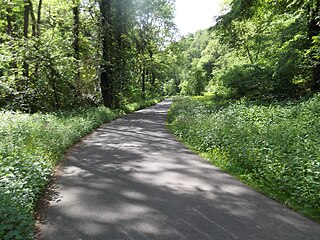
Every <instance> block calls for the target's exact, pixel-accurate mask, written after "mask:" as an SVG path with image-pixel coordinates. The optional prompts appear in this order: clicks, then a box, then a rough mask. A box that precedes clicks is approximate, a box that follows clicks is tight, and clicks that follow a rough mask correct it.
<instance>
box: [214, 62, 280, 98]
mask: <svg viewBox="0 0 320 240" xmlns="http://www.w3.org/2000/svg"><path fill="white" fill-rule="evenodd" d="M272 74H273V71H272V69H270V68H268V67H267V66H260V65H253V64H244V65H236V66H234V67H233V68H231V69H228V70H227V71H226V72H225V73H224V74H222V75H221V76H220V78H221V79H220V81H222V82H223V84H224V86H226V87H227V88H230V89H231V90H232V91H233V94H234V97H237V98H241V97H244V96H250V97H257V96H264V95H265V94H268V93H269V94H270V93H273V92H274V85H275V83H273V80H272Z"/></svg>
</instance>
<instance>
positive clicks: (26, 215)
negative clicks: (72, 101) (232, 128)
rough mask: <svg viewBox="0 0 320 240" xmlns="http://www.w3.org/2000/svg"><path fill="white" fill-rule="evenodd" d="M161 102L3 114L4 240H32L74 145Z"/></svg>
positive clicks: (0, 210) (0, 199) (0, 197)
mask: <svg viewBox="0 0 320 240" xmlns="http://www.w3.org/2000/svg"><path fill="white" fill-rule="evenodd" d="M156 102H157V101H153V100H150V101H144V102H140V103H135V104H130V105H127V106H124V110H114V111H112V110H110V109H108V108H105V107H88V108H82V109H77V110H74V111H69V112H60V113H55V114H33V115H30V114H23V113H13V112H0V136H1V137H0V239H1V240H9V239H15V240H18V239H23V240H27V239H33V235H34V232H33V225H34V219H33V214H34V208H35V206H36V203H37V200H38V199H39V197H40V196H41V194H42V193H43V190H44V189H45V187H46V185H47V183H48V182H49V180H50V178H51V176H52V171H53V169H54V167H55V165H56V164H57V163H58V162H59V160H60V159H61V157H62V155H63V153H64V152H65V151H66V150H67V149H68V148H69V147H70V146H72V145H73V144H74V143H75V142H77V141H79V140H80V138H82V137H83V136H85V135H87V134H88V133H90V132H91V131H92V130H94V129H95V128H97V127H98V126H100V125H101V124H102V123H105V122H108V121H111V120H113V119H115V118H117V117H120V116H122V115H123V114H124V112H126V113H129V112H132V111H135V110H137V109H141V108H144V107H147V106H151V105H153V104H155V103H156Z"/></svg>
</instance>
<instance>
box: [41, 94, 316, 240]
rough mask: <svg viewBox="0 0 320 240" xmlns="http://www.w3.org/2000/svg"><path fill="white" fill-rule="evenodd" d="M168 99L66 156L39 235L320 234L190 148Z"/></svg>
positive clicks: (140, 239)
mask: <svg viewBox="0 0 320 240" xmlns="http://www.w3.org/2000/svg"><path fill="white" fill-rule="evenodd" d="M170 104H171V102H170V100H165V101H163V102H162V103H160V104H158V105H156V106H154V107H151V108H147V109H145V110H141V111H138V112H136V113H133V114H129V115H127V116H125V117H124V118H121V119H118V120H116V121H113V122H111V123H109V124H105V125H103V126H102V127H100V128H99V129H98V130H96V131H95V132H94V133H93V134H91V135H90V136H88V137H86V138H85V139H84V140H83V141H82V142H81V143H79V144H77V145H76V146H75V147H73V148H72V149H71V150H70V151H69V152H68V153H67V154H66V156H65V158H66V160H65V162H64V165H63V168H62V170H61V172H60V174H59V176H58V177H57V180H56V183H55V185H54V187H53V190H52V193H51V195H52V196H51V197H52V200H51V201H50V203H49V206H47V207H44V209H43V210H42V211H41V216H42V219H41V225H40V239H45V240H49V239H54V240H63V239H66V240H80V239H81V240H87V239H90V240H91V239H92V240H100V239H101V240H102V239H103V240H106V239H107V240H120V239H121V240H145V239H166V240H167V239H170V240H171V239H172V240H180V239H181V240H182V239H191V240H210V239H211V240H222V239H230V240H234V239H244V240H250V239H252V240H259V239H263V240H281V239H286V240H297V239H301V240H309V239H310V240H311V239H313V240H319V239H320V225H319V224H317V223H314V222H312V221H311V220H309V219H307V218H305V217H302V216H301V215H299V214H297V213H295V212H293V211H291V210H289V209H288V208H286V207H284V206H282V205H280V204H278V203H276V202H275V201H273V200H271V199H270V198H268V197H265V196H263V195H261V194H259V193H257V192H255V191H254V190H252V189H250V188H249V187H247V186H245V185H244V184H242V183H241V182H239V181H238V180H236V179H234V178H233V177H231V176H230V175H228V174H226V173H224V172H222V171H220V170H219V169H217V168H215V167H213V166H212V165H210V164H209V163H207V162H206V161H205V160H204V159H202V158H200V157H199V156H197V155H195V154H193V153H192V152H191V151H189V150H187V149H186V148H185V147H184V146H183V145H182V144H180V143H179V142H178V141H177V140H176V139H175V138H174V137H173V136H172V135H170V134H169V133H168V132H167V130H166V126H165V120H166V114H167V110H168V108H169V106H170Z"/></svg>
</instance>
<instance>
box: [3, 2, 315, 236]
mask: <svg viewBox="0 0 320 240" xmlns="http://www.w3.org/2000/svg"><path fill="white" fill-rule="evenodd" d="M174 16H175V1H174V0H117V1H116V0H82V1H81V0H48V1H43V0H1V4H0V58H1V61H0V222H1V226H0V239H33V237H34V230H33V228H34V223H35V216H34V214H35V212H36V207H37V201H38V199H39V197H40V196H41V195H42V194H43V191H44V189H45V187H46V185H47V184H48V182H49V181H50V179H51V177H52V174H53V170H54V167H55V166H56V165H57V163H58V162H59V160H60V159H61V156H62V155H63V153H64V152H65V151H66V149H68V148H69V147H70V146H72V145H73V144H74V143H75V142H77V141H78V140H79V139H80V138H81V137H82V136H84V135H86V134H88V133H89V132H91V131H92V130H93V129H95V128H96V127H98V126H99V125H101V124H102V123H104V122H106V121H110V120H112V119H115V118H117V117H119V116H122V115H123V114H125V113H128V112H131V111H134V110H136V109H139V108H142V107H145V106H148V105H150V104H154V103H155V102H156V101H157V99H161V98H163V97H164V96H175V97H174V98H173V99H174V103H173V105H172V108H171V110H170V113H169V117H168V127H169V129H170V131H171V132H172V133H174V134H175V135H176V136H177V137H178V138H179V139H180V140H181V141H183V142H185V143H186V144H187V145H188V146H189V147H190V148H192V149H194V150H195V151H196V152H198V153H199V154H202V155H203V156H204V157H206V158H207V159H208V160H209V161H211V162H212V163H213V164H214V165H216V166H219V167H220V168H222V169H223V170H225V171H227V172H229V173H231V174H232V175H235V176H237V177H238V178H239V179H241V180H242V181H244V182H246V183H247V184H249V185H250V186H252V187H254V188H256V189H257V190H259V191H261V192H264V193H265V194H267V195H269V196H271V197H273V198H275V199H277V200H278V201H281V202H283V203H285V204H286V205H288V206H289V207H292V208H294V209H296V210H298V211H300V212H302V213H304V214H306V215H307V216H309V217H311V218H313V219H315V220H318V221H319V220H320V205H319V203H320V199H319V194H318V190H319V189H320V155H319V154H320V153H319V146H320V142H319V141H320V132H319V131H320V125H319V123H320V95H319V91H320V19H319V16H320V1H319V0H263V1H262V0H227V1H225V4H224V9H223V11H222V12H221V15H220V16H218V17H217V18H216V19H215V24H212V27H211V28H209V29H207V30H201V31H198V32H196V33H191V34H189V35H187V36H182V37H181V36H179V34H178V29H177V28H176V26H175V23H174Z"/></svg>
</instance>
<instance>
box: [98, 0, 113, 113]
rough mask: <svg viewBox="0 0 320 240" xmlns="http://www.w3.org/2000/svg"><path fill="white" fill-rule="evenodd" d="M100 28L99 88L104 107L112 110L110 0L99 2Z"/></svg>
mask: <svg viewBox="0 0 320 240" xmlns="http://www.w3.org/2000/svg"><path fill="white" fill-rule="evenodd" d="M100 13H101V25H102V26H101V27H102V59H103V63H102V66H101V69H102V72H101V76H100V87H101V94H102V99H103V104H104V106H106V107H108V108H113V85H112V67H111V64H110V61H111V54H110V50H111V49H110V48H111V45H112V38H111V37H112V35H111V0H100Z"/></svg>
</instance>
